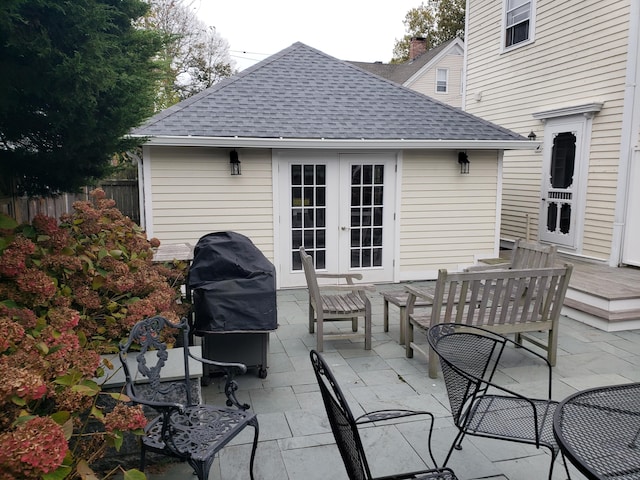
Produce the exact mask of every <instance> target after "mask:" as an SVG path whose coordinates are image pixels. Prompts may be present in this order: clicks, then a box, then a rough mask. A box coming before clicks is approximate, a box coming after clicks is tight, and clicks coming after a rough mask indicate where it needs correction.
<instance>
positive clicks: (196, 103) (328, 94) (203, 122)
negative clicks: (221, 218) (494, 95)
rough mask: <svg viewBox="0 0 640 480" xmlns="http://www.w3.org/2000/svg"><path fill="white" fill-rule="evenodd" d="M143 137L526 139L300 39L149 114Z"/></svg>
mask: <svg viewBox="0 0 640 480" xmlns="http://www.w3.org/2000/svg"><path fill="white" fill-rule="evenodd" d="M131 133H132V134H134V135H141V136H149V137H162V136H167V137H174V136H179V137H187V136H191V137H194V136H195V137H198V136H201V137H241V138H242V137H245V138H290V139H320V138H325V139H365V140H388V139H405V140H493V141H511V140H514V141H522V140H526V139H524V138H523V137H522V136H520V135H517V134H516V133H514V132H511V131H510V130H507V129H505V128H502V127H499V126H497V125H494V124H491V123H490V122H487V121H485V120H482V119H480V118H478V117H475V116H473V115H470V114H468V113H465V112H463V111H461V110H459V109H457V108H454V107H451V106H449V105H446V104H444V103H441V102H438V101H437V100H434V99H432V98H430V97H427V96H425V95H422V94H420V93H417V92H414V91H413V90H410V89H408V88H405V87H402V86H399V85H397V84H395V83H393V82H391V81H389V80H385V79H383V78H380V77H378V76H376V75H374V74H371V73H369V72H366V71H364V70H362V69H360V68H358V67H356V66H354V65H352V64H350V63H348V62H344V61H342V60H338V59H336V58H334V57H331V56H329V55H327V54H325V53H323V52H320V51H319V50H316V49H314V48H311V47H309V46H307V45H305V44H303V43H299V42H298V43H294V44H293V45H291V46H290V47H288V48H286V49H284V50H282V51H281V52H279V53H276V54H275V55H272V56H271V57H269V58H267V59H266V60H263V61H262V62H260V63H258V64H256V65H254V66H253V67H250V68H248V69H246V70H244V71H242V72H240V73H239V74H237V75H235V76H234V77H231V78H229V79H226V80H224V81H222V82H220V83H218V84H216V85H214V86H212V87H210V88H208V89H206V90H204V91H202V92H200V93H198V94H196V95H194V96H193V97H190V98H188V99H187V100H184V101H182V102H180V103H178V104H176V105H174V106H172V107H170V108H168V109H166V110H164V111H162V112H160V113H158V114H157V115H155V116H153V117H151V118H150V119H149V120H148V121H147V122H146V123H145V124H144V125H142V126H141V127H139V128H137V129H135V130H133V131H132V132H131Z"/></svg>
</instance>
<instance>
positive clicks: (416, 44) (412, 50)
mask: <svg viewBox="0 0 640 480" xmlns="http://www.w3.org/2000/svg"><path fill="white" fill-rule="evenodd" d="M426 51H427V39H426V38H424V37H412V38H411V43H409V61H410V62H413V61H414V60H415V59H416V58H418V57H419V56H420V55H422V54H423V53H425V52H426Z"/></svg>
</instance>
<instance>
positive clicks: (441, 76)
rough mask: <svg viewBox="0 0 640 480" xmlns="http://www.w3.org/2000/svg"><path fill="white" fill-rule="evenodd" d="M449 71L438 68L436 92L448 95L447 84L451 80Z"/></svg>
mask: <svg viewBox="0 0 640 480" xmlns="http://www.w3.org/2000/svg"><path fill="white" fill-rule="evenodd" d="M448 77H449V70H447V69H446V68H438V69H437V70H436V92H437V93H447V90H448V88H447V82H448V80H449V78H448Z"/></svg>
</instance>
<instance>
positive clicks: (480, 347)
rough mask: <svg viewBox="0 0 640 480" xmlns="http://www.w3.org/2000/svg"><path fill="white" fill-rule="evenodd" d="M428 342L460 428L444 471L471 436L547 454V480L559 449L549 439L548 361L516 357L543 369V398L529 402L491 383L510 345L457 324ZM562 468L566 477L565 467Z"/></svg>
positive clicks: (552, 404) (435, 329)
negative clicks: (547, 451)
mask: <svg viewBox="0 0 640 480" xmlns="http://www.w3.org/2000/svg"><path fill="white" fill-rule="evenodd" d="M427 339H428V341H429V345H430V346H431V348H432V349H433V351H435V352H436V354H437V355H438V357H439V358H440V365H441V367H442V376H443V378H444V383H445V386H446V388H447V397H448V399H449V405H450V408H451V414H452V416H453V421H454V423H455V425H456V427H458V435H457V436H456V438H455V439H454V440H453V443H452V444H451V448H449V453H448V454H447V457H446V458H445V461H444V465H445V466H446V464H447V462H448V461H449V458H450V457H451V454H452V453H453V450H454V448H455V449H458V450H460V449H461V448H462V447H461V443H462V440H463V438H464V437H465V435H475V436H478V437H487V438H495V439H498V440H506V441H509V442H516V443H525V444H530V445H535V446H536V448H540V447H545V448H548V449H549V451H550V452H551V465H550V467H549V480H551V476H552V474H553V466H554V463H555V460H556V458H557V456H558V453H560V448H559V447H558V443H557V441H556V439H555V438H554V435H553V414H554V412H555V410H556V407H557V406H558V402H556V401H553V400H551V364H550V363H549V361H548V360H547V359H546V358H544V357H543V356H542V355H539V354H538V353H536V352H534V351H532V350H530V349H528V348H526V347H521V346H520V351H522V352H526V353H527V356H530V357H531V358H532V359H534V360H536V363H539V364H542V365H543V368H544V367H546V368H544V369H545V371H546V373H547V389H546V392H541V393H543V394H546V395H545V397H544V398H529V397H527V396H524V395H522V394H520V393H517V392H515V391H512V390H509V389H506V388H504V387H502V386H500V385H498V384H496V383H495V381H494V374H495V372H496V371H497V369H498V367H499V365H500V360H501V357H502V354H503V352H504V350H505V347H506V346H508V345H512V346H519V345H517V344H516V343H515V342H513V341H512V340H509V339H507V338H505V337H504V336H502V335H499V334H497V333H494V332H491V331H490V330H487V329H483V328H477V327H472V326H469V325H463V324H457V323H442V324H438V325H434V326H432V327H431V328H429V331H428V333H427ZM563 462H564V457H563ZM564 466H565V470H566V471H567V475H569V471H568V469H567V464H566V462H564ZM569 478H571V477H570V476H569Z"/></svg>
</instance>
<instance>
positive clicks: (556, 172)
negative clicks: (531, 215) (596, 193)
mask: <svg viewBox="0 0 640 480" xmlns="http://www.w3.org/2000/svg"><path fill="white" fill-rule="evenodd" d="M584 126H585V124H584V122H583V121H570V120H557V119H550V120H548V121H547V123H546V125H545V134H544V153H543V155H544V158H543V165H542V172H543V174H542V190H541V208H540V240H541V241H543V242H549V243H555V244H557V245H561V246H564V247H567V248H571V249H576V248H577V247H578V245H577V241H578V238H579V237H578V230H580V229H581V225H582V224H581V222H580V221H579V219H580V212H581V211H582V210H583V208H584V206H583V204H582V202H583V199H582V197H583V194H582V190H581V170H582V169H586V165H583V162H585V155H584V146H583V142H584Z"/></svg>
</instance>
